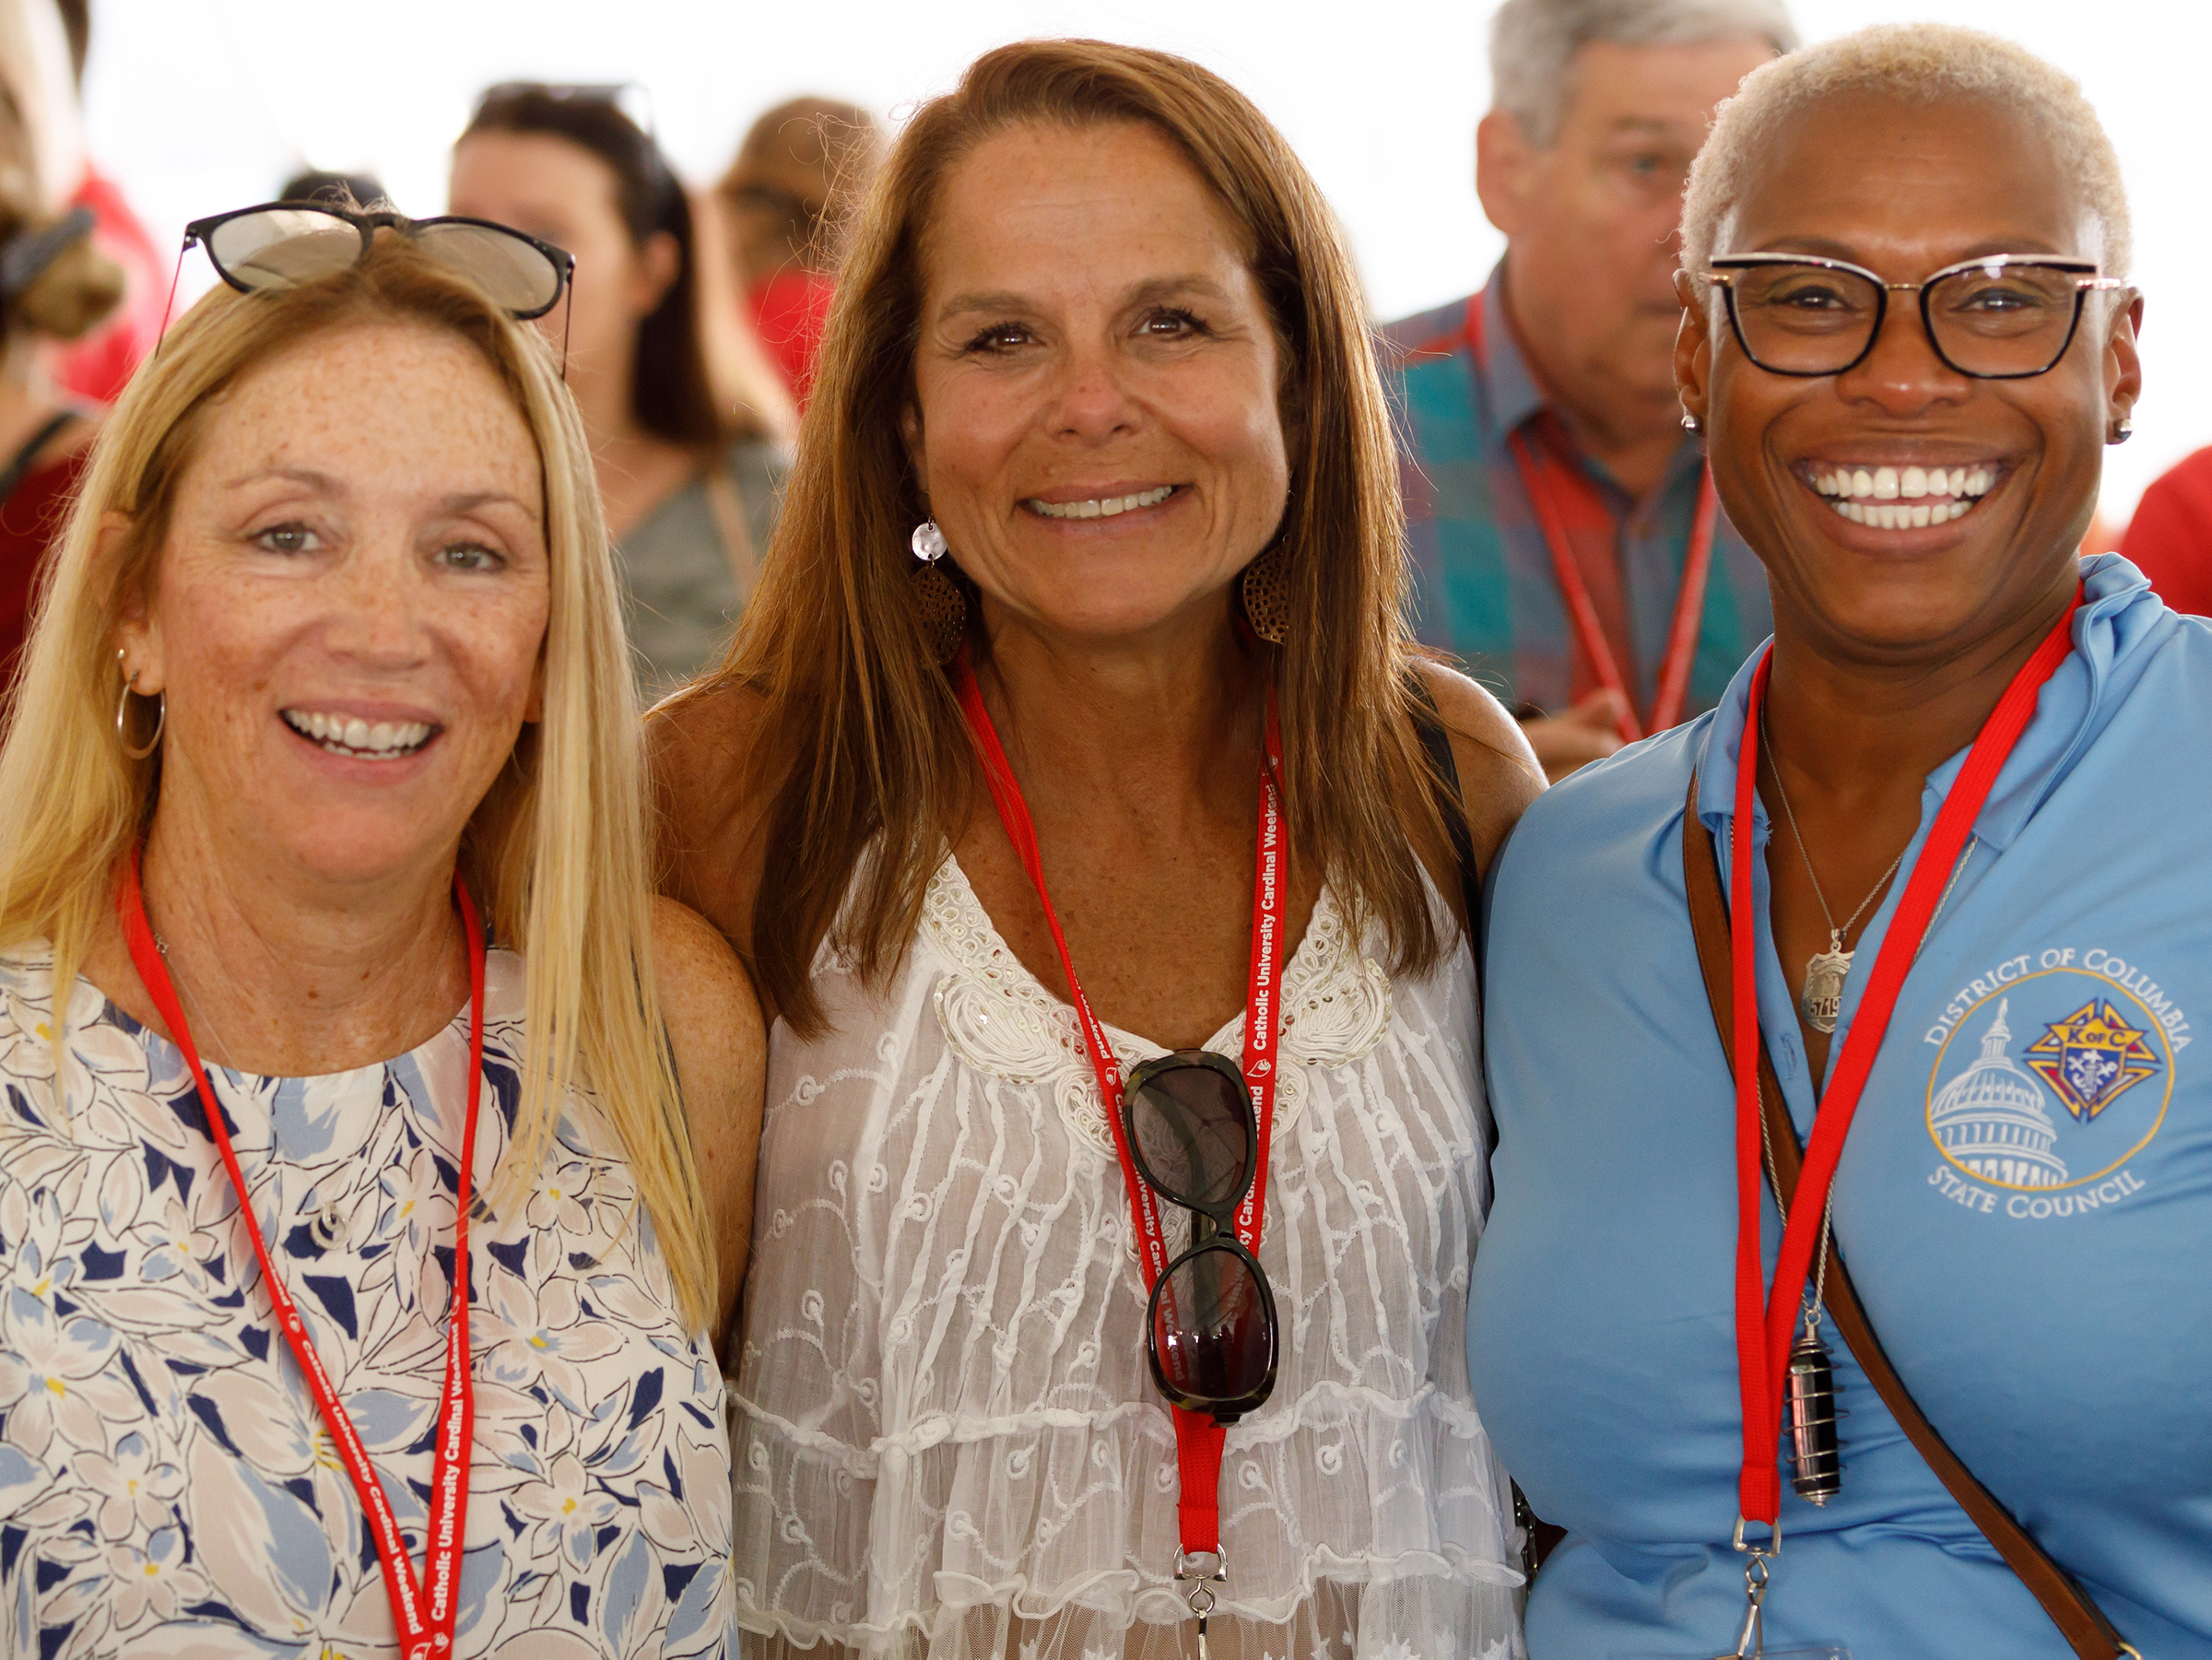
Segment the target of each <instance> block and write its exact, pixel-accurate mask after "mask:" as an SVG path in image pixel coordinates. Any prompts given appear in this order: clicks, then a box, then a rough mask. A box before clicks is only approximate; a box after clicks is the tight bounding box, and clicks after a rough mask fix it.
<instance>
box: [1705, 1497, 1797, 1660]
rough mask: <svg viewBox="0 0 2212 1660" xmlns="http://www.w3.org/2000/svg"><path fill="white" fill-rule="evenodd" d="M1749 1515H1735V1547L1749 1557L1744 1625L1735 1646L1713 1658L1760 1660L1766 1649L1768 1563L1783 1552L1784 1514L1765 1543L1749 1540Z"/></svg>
mask: <svg viewBox="0 0 2212 1660" xmlns="http://www.w3.org/2000/svg"><path fill="white" fill-rule="evenodd" d="M1747 1525H1748V1521H1747V1518H1746V1517H1743V1516H1738V1517H1736V1519H1735V1548H1736V1549H1738V1550H1740V1551H1742V1552H1743V1553H1744V1556H1745V1558H1746V1560H1745V1562H1744V1629H1743V1631H1741V1632H1740V1633H1738V1634H1737V1636H1736V1640H1735V1647H1734V1648H1732V1649H1730V1650H1729V1651H1728V1652H1727V1653H1726V1654H1716V1655H1715V1656H1713V1660H1760V1657H1761V1656H1763V1655H1764V1654H1766V1652H1767V1631H1766V1615H1765V1605H1766V1600H1767V1575H1768V1572H1769V1571H1768V1567H1767V1564H1768V1563H1769V1562H1770V1561H1771V1560H1773V1559H1774V1558H1776V1557H1778V1556H1780V1555H1781V1554H1782V1518H1781V1517H1780V1516H1779V1515H1777V1516H1776V1517H1775V1518H1774V1535H1773V1537H1772V1538H1771V1540H1770V1541H1769V1542H1768V1543H1766V1544H1764V1545H1761V1544H1759V1543H1758V1542H1757V1540H1756V1539H1754V1540H1753V1541H1752V1542H1750V1543H1746V1542H1745V1539H1744V1529H1745V1527H1746V1526H1747Z"/></svg>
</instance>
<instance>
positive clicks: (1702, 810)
mask: <svg viewBox="0 0 2212 1660" xmlns="http://www.w3.org/2000/svg"><path fill="white" fill-rule="evenodd" d="M2081 581H2082V603H2081V608H2080V609H2079V610H2077V612H2075V614H2074V650H2073V652H2072V653H2070V654H2069V655H2068V656H2067V657H2066V659H2065V662H2063V663H2061V664H2060V665H2058V670H2057V672H2056V673H2055V674H2053V676H2052V677H2051V678H2050V679H2049V680H2048V681H2047V682H2045V684H2044V686H2043V690H2042V695H2041V697H2040V698H2039V699H2038V700H2037V701H2036V708H2035V714H2034V715H2033V717H2032V718H2030V721H2029V723H2028V726H2027V729H2026V730H2025V731H2024V732H2022V733H2021V734H2020V741H2019V743H2018V746H2017V747H2016V748H2014V750H2013V753H2012V758H2011V759H2009V760H2008V761H2006V764H2005V770H2004V771H2002V772H2001V773H1999V774H1998V775H1997V783H1996V787H1995V788H1994V789H1993V790H1992V791H1991V792H1990V795H1989V799H1988V801H1987V802H1985V803H1984V804H1983V807H1982V813H1981V817H1980V818H1977V819H1976V820H1975V823H1974V834H1975V835H1976V836H1977V837H1979V838H1980V839H1981V840H1982V841H1983V842H1985V843H1987V844H1988V845H1989V847H1991V848H1992V849H1993V850H1994V851H1997V852H2002V851H2003V850H2004V849H2006V848H2007V847H2009V846H2011V845H2012V843H2013V842H2014V841H2015V840H2016V839H2017V838H2018V836H2019V834H2020V832H2021V831H2022V830H2025V829H2026V828H2027V825H2028V821H2029V820H2030V818H2033V817H2034V816H2035V811H2036V809H2037V808H2038V807H2040V806H2041V805H2042V804H2043V801H2044V799H2045V798H2046V797H2048V796H2049V795H2050V794H2051V792H2052V791H2053V789H2055V788H2056V787H2057V786H2058V783H2059V782H2060V780H2062V779H2063V778H2064V777H2065V774H2066V773H2067V771H2070V770H2071V768H2072V766H2073V763H2074V762H2075V760H2077V759H2078V758H2079V757H2080V755H2081V753H2082V751H2084V750H2085V749H2087V748H2088V746H2089V745H2090V744H2091V743H2092V742H2094V741H2095V739H2096V736H2097V735H2098V734H2099V733H2100V732H2101V731H2102V730H2103V729H2104V727H2105V725H2106V724H2107V723H2108V722H2109V721H2110V720H2111V718H2112V713H2113V712H2114V711H2115V710H2116V709H2117V708H2118V707H2119V705H2120V703H2121V702H2122V701H2123V700H2124V699H2125V697H2126V694H2127V692H2128V691H2129V690H2130V689H2132V688H2133V687H2134V685H2135V683H2136V678H2137V677H2139V676H2140V675H2141V673H2142V671H2143V669H2144V668H2145V667H2146V666H2147V664H2148V662H2149V659H2150V655H2151V653H2152V652H2153V651H2154V650H2155V648H2156V647H2157V645H2158V644H2159V642H2161V641H2163V640H2164V639H2165V637H2166V635H2167V634H2168V633H2169V632H2170V631H2171V630H2172V629H2173V628H2174V627H2177V626H2179V625H2178V624H2176V623H2175V621H2174V619H2173V616H2172V613H2171V612H2170V611H2168V610H2167V609H2166V607H2165V606H2164V605H2163V604H2162V603H2161V602H2160V601H2159V598H2158V596H2157V595H2154V594H2153V593H2151V591H2150V583H2149V581H2148V580H2147V578H2146V577H2145V576H2144V575H2143V573H2142V572H2141V571H2137V570H2136V568H2135V567H2134V566H2133V565H2131V564H2129V563H2128V562H2127V560H2125V559H2122V558H2121V557H2120V556H2119V555H2118V554H2116V553H2100V554H2096V555H2093V556H2091V557H2090V558H2088V559H2083V560H2082V561H2081ZM1766 651H1767V648H1766V647H1765V646H1761V647H1760V648H1759V650H1758V651H1756V652H1754V653H1752V654H1751V655H1750V657H1749V658H1748V659H1747V660H1746V662H1745V664H1744V665H1743V667H1742V668H1740V669H1738V670H1737V671H1736V675H1735V679H1733V680H1731V681H1730V682H1729V683H1728V690H1727V692H1726V694H1725V695H1724V696H1723V698H1722V699H1721V701H1720V704H1719V706H1718V707H1717V708H1715V709H1714V711H1713V712H1712V717H1711V718H1710V719H1709V720H1708V721H1707V722H1706V724H1705V730H1704V732H1703V733H1702V734H1701V735H1700V737H1699V739H1698V740H1697V741H1696V745H1695V748H1696V754H1697V760H1698V817H1699V818H1702V819H1703V820H1704V821H1705V824H1706V827H1707V828H1708V829H1710V830H1712V832H1713V834H1714V835H1715V836H1716V837H1719V838H1720V839H1721V841H1722V844H1723V845H1724V846H1725V845H1726V839H1727V834H1728V828H1729V826H1730V824H1731V823H1732V822H1733V821H1734V818H1735V763H1736V757H1737V756H1738V755H1739V754H1741V753H1742V750H1743V742H1744V721H1745V716H1746V715H1747V712H1749V709H1750V705H1751V677H1752V676H1753V675H1754V674H1755V673H1756V672H1757V670H1758V668H1759V660H1760V659H1761V658H1762V657H1764V656H1765V655H1766ZM1969 748H1971V745H1970V746H1969ZM1966 757H1967V750H1966V749H1960V750H1959V752H1958V753H1957V754H1956V755H1953V756H1951V757H1950V758H1949V759H1947V760H1946V761H1944V763H1943V764H1942V765H1941V766H1939V767H1937V768H1936V769H1935V771H1933V772H1931V773H1929V774H1928V779H1927V799H1926V802H1925V803H1924V807H1923V812H1922V821H1923V823H1924V824H1926V823H1929V822H1932V821H1933V819H1934V817H1935V811H1936V809H1937V808H1938V807H1939V806H1941V805H1942V803H1943V800H1944V797H1945V796H1946V795H1948V794H1949V793H1950V788H1951V785H1952V784H1953V783H1955V782H1956V781H1957V780H1958V777H1959V771H1960V770H1961V769H1963V768H1964V767H1965V765H1966ZM1752 802H1753V817H1752V821H1751V822H1752V834H1753V838H1754V840H1755V841H1757V840H1759V839H1762V837H1763V832H1764V831H1765V830H1766V828H1767V809H1766V804H1765V803H1764V802H1763V801H1761V800H1760V799H1759V796H1758V795H1756V793H1755V794H1754V795H1753V796H1752Z"/></svg>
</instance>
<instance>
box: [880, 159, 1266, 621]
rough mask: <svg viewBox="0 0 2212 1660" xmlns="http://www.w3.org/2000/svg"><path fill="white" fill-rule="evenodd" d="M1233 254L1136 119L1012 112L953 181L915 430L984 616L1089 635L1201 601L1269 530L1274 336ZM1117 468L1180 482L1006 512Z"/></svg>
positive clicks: (1202, 193) (1211, 212)
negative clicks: (1060, 517)
mask: <svg viewBox="0 0 2212 1660" xmlns="http://www.w3.org/2000/svg"><path fill="white" fill-rule="evenodd" d="M1244 260H1245V254H1244V251H1243V250H1242V248H1241V246H1240V240H1239V237H1238V234H1237V231H1236V229H1235V227H1234V226H1233V225H1232V224H1231V222H1230V220H1229V219H1228V218H1227V217H1226V216H1225V215H1224V214H1223V213H1222V211H1221V209H1220V207H1219V206H1218V204H1216V203H1215V201H1214V200H1213V197H1212V196H1211V194H1209V193H1208V192H1207V190H1206V186H1205V185H1204V184H1203V183H1202V182H1200V181H1199V179H1198V176H1197V175H1196V174H1195V173H1194V171H1192V170H1191V168H1190V165H1189V164H1188V163H1187V162H1186V161H1184V160H1183V159H1182V155H1181V154H1180V153H1179V152H1178V151H1177V150H1176V149H1175V147H1174V146H1173V145H1172V144H1171V143H1170V142H1169V141H1168V140H1167V139H1166V138H1165V137H1163V136H1161V135H1159V133H1158V132H1157V131H1156V130H1154V129H1153V128H1151V127H1149V126H1146V125H1139V124H1130V125H1116V126H1109V127H1099V128H1093V129H1090V130H1088V131H1084V132H1079V133H1067V132H1063V131H1045V130H1041V129H1036V128H1028V127H1021V128H1016V129H1014V130H1012V131H1010V132H1006V133H1002V134H1000V135H997V136H996V137H994V138H991V139H988V140H986V141H985V142H984V143H982V144H981V145H979V146H978V147H976V149H975V151H974V153H973V154H971V156H970V157H969V158H968V159H967V160H966V161H964V162H963V163H962V164H961V165H960V166H959V168H958V169H957V170H955V171H954V172H953V174H952V175H951V177H950V178H949V179H948V180H947V182H946V185H945V190H944V194H943V197H942V199H941V201H940V203H939V206H938V208H937V212H936V215H935V220H934V222H933V225H932V228H931V232H930V236H929V239H928V244H927V247H926V249H925V251H924V265H925V268H926V272H927V288H926V293H925V296H924V307H923V330H922V341H921V345H920V347H919V349H918V350H917V352H916V353H915V362H914V380H915V394H916V398H917V401H918V409H917V411H916V412H915V415H914V417H913V418H912V419H911V420H910V422H909V427H908V440H909V442H910V444H911V445H912V450H913V453H914V458H915V465H916V467H917V470H918V471H919V472H920V474H921V477H922V479H923V484H924V489H926V491H927V492H928V498H929V502H930V510H931V512H932V514H933V516H934V517H935V519H936V521H937V523H938V524H939V525H940V526H941V527H942V528H943V529H944V532H945V536H946V538H947V541H948V542H949V543H950V545H951V547H952V548H953V551H954V553H955V555H956V556H957V557H958V559H959V562H960V568H961V569H962V570H963V571H966V572H967V573H968V574H969V575H970V576H971V577H973V578H974V579H975V581H976V583H978V585H979V586H981V587H982V590H983V593H984V595H985V605H986V607H987V615H990V614H1004V615H1005V617H1006V619H1007V620H1008V621H1012V622H1014V623H1016V625H1017V626H1020V625H1022V624H1030V625H1034V626H1036V627H1038V628H1040V629H1041V630H1046V631H1052V630H1063V629H1064V630H1068V631H1069V632H1071V633H1074V634H1078V635H1087V636H1092V637H1112V636H1117V635H1124V636H1125V635H1132V634H1135V633H1137V632H1139V631H1141V630H1149V629H1152V628H1156V627H1158V626H1159V625H1161V624H1162V623H1163V622H1172V621H1175V620H1178V619H1180V618H1184V617H1194V616H1196V615H1197V614H1199V613H1200V612H1204V613H1205V614H1206V615H1207V616H1208V617H1210V616H1212V614H1213V613H1215V612H1218V610H1219V609H1220V595H1221V593H1222V591H1223V589H1224V588H1225V587H1226V586H1227V585H1228V583H1229V582H1230V579H1231V578H1232V577H1233V576H1234V575H1235V574H1236V573H1237V572H1238V571H1241V569H1242V568H1243V567H1244V566H1245V565H1246V564H1248V563H1249V562H1250V561H1251V560H1252V559H1253V557H1254V556H1255V555H1256V554H1258V552H1259V551H1260V549H1261V548H1262V547H1265V546H1266V544H1267V541H1268V539H1269V538H1270V537H1272V536H1274V534H1275V530H1276V526H1277V524H1279V523H1280V521H1281V518H1282V511H1283V503H1284V500H1285V495H1286V491H1287V489H1288V476H1289V464H1288V455H1287V453H1286V449H1285V441H1284V433H1283V425H1282V421H1281V418H1280V415H1279V412H1278V410H1277V386H1278V385H1279V383H1280V377H1281V373H1282V362H1281V353H1280V350H1279V347H1277V342H1276V337H1275V332H1274V330H1273V328H1272V327H1271V326H1270V324H1269V319H1268V315H1267V310H1266V306H1265V301H1264V300H1262V298H1261V295H1260V291H1259V286H1258V284H1257V283H1256V282H1254V281H1253V277H1252V274H1251V272H1250V271H1248V270H1247V269H1246V268H1245V265H1244ZM986 297H987V298H986ZM970 300H982V301H983V302H982V303H970V302H969V301H970ZM1110 483H1111V484H1115V485H1122V486H1126V487H1127V488H1128V489H1132V490H1135V489H1144V488H1147V487H1148V486H1153V485H1161V484H1177V485H1185V486H1188V487H1190V488H1189V489H1185V490H1183V491H1181V492H1179V494H1178V496H1177V497H1176V498H1173V499H1171V500H1170V501H1169V502H1168V503H1167V504H1166V505H1165V506H1164V507H1162V508H1159V509H1155V510H1150V511H1147V512H1136V513H1131V514H1126V515H1124V516H1123V517H1122V518H1120V519H1118V520H1112V521H1107V520H1090V521H1087V522H1085V523H1083V524H1077V525H1065V524H1052V523H1048V522H1045V521H1041V520H1040V519H1039V518H1038V517H1037V515H1035V514H1034V513H1032V512H1030V511H1028V510H1027V509H1025V508H1023V507H1022V506H1021V505H1020V503H1021V502H1022V501H1023V500H1025V499H1027V498H1030V497H1032V496H1043V497H1045V498H1046V499H1048V500H1051V499H1053V498H1054V495H1055V492H1057V493H1060V494H1065V493H1067V491H1068V490H1070V489H1076V490H1080V491H1084V492H1086V493H1087V492H1088V489H1089V488H1090V487H1092V486H1097V485H1102V484H1110Z"/></svg>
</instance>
